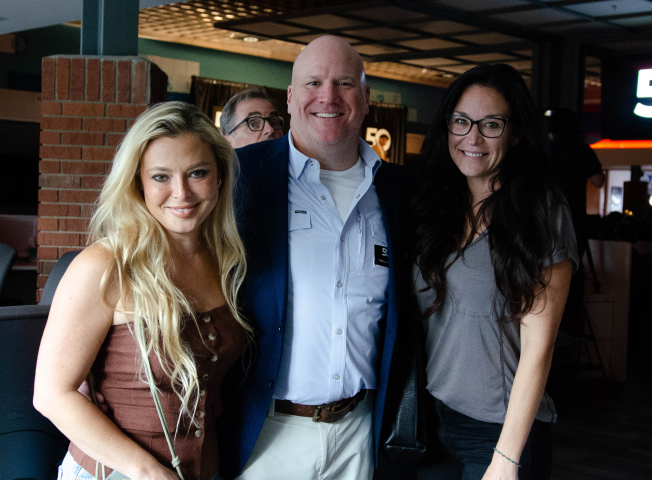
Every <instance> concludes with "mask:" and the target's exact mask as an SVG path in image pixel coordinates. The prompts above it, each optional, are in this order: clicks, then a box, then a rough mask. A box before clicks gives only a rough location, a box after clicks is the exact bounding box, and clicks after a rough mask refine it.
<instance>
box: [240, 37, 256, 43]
mask: <svg viewBox="0 0 652 480" xmlns="http://www.w3.org/2000/svg"><path fill="white" fill-rule="evenodd" d="M242 41H243V42H247V43H254V42H257V41H258V38H257V37H244V38H243V39H242Z"/></svg>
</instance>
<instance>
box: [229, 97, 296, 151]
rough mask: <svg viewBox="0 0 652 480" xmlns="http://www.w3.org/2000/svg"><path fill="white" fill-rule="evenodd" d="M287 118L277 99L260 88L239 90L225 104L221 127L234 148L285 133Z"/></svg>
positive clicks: (279, 136) (277, 136)
mask: <svg viewBox="0 0 652 480" xmlns="http://www.w3.org/2000/svg"><path fill="white" fill-rule="evenodd" d="M284 123H285V122H284V121H283V117H281V116H280V115H279V113H278V109H277V108H276V105H275V104H274V101H273V100H272V99H271V98H270V97H268V96H267V94H266V93H265V92H264V91H263V90H261V89H258V88H248V89H246V90H243V91H242V92H239V93H236V94H235V95H234V96H233V97H231V99H230V100H229V101H228V102H227V103H226V105H224V109H223V110H222V116H221V117H220V130H221V131H222V135H224V138H226V140H227V141H228V142H229V143H230V144H231V146H232V147H233V148H240V147H244V146H247V145H251V144H252V143H258V142H263V141H265V140H274V139H277V138H281V137H282V136H283V125H284Z"/></svg>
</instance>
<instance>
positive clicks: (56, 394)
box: [34, 244, 178, 480]
mask: <svg viewBox="0 0 652 480" xmlns="http://www.w3.org/2000/svg"><path fill="white" fill-rule="evenodd" d="M110 260H111V257H110V254H109V253H108V252H107V251H106V249H104V247H102V246H101V245H98V244H94V245H92V246H90V247H88V248H87V249H86V250H84V251H83V252H82V253H81V254H79V256H77V258H75V260H74V261H73V262H72V263H71V264H70V266H69V267H68V269H67V270H66V273H65V275H64V276H63V278H62V279H61V282H60V284H59V286H58V288H57V291H56V294H55V296H54V300H53V302H52V307H51V308H50V315H49V317H48V322H47V325H46V327H45V331H44V332H43V338H42V340H41V347H40V350H39V355H38V362H37V365H36V379H35V382H34V407H35V408H36V409H37V410H38V411H40V412H41V413H42V414H43V415H45V416H46V417H47V418H49V419H50V420H51V421H52V423H54V424H55V425H56V427H57V428H58V429H59V430H61V431H62V432H63V434H64V435H65V436H66V437H68V438H69V439H70V440H72V441H73V442H74V443H75V444H76V445H77V446H78V447H79V448H81V449H82V450H83V451H84V452H85V453H87V454H88V455H90V456H91V457H93V458H95V459H97V460H99V461H100V462H102V463H104V464H105V465H107V466H109V467H111V468H115V469H116V470H118V471H119V472H121V473H123V474H125V475H127V476H128V477H129V478H132V479H137V480H141V479H143V480H145V479H150V478H151V479H154V478H156V479H170V480H172V479H174V480H178V477H177V475H176V474H175V473H174V472H172V471H171V470H169V469H167V468H165V467H163V466H162V465H161V464H160V463H158V462H157V461H156V459H155V458H154V457H153V456H152V455H150V454H149V453H148V452H146V451H145V450H143V449H142V448H141V447H139V446H138V445H137V444H136V443H135V442H133V441H132V440H131V439H129V438H128V437H127V436H126V435H125V434H124V433H122V432H121V431H120V430H119V429H118V428H117V427H116V426H115V425H114V424H113V422H111V421H110V420H109V419H108V418H107V417H106V416H105V415H104V414H103V413H102V412H100V410H98V409H97V408H96V407H95V406H94V405H93V404H92V403H91V402H89V401H88V399H87V398H85V397H84V396H83V395H82V394H81V393H79V392H78V391H77V388H78V387H79V385H80V384H81V383H82V382H83V381H84V379H85V378H86V375H87V374H88V372H89V371H90V368H91V366H92V364H93V361H94V360H95V357H96V356H97V353H98V351H99V349H100V347H101V346H102V343H103V341H104V339H105V338H106V335H107V333H108V330H109V328H110V327H111V324H112V322H113V314H114V309H115V305H116V304H117V302H118V300H119V297H120V295H119V291H118V287H117V285H112V286H111V287H110V288H109V289H108V292H107V293H108V299H107V300H108V301H109V303H110V305H107V304H106V303H105V302H104V301H103V299H102V297H101V294H100V282H101V279H102V276H103V274H104V272H105V270H106V268H107V266H108V265H109V263H110Z"/></svg>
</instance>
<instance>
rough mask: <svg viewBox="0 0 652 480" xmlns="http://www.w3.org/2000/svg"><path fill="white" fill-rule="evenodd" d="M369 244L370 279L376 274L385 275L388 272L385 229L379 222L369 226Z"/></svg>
mask: <svg viewBox="0 0 652 480" xmlns="http://www.w3.org/2000/svg"><path fill="white" fill-rule="evenodd" d="M369 227H370V233H371V242H370V245H369V252H368V254H369V260H370V262H371V277H372V278H374V277H376V276H377V275H378V274H381V275H386V274H387V273H388V272H389V250H388V247H387V234H386V233H385V227H384V226H383V224H382V223H380V222H371V223H370V224H369Z"/></svg>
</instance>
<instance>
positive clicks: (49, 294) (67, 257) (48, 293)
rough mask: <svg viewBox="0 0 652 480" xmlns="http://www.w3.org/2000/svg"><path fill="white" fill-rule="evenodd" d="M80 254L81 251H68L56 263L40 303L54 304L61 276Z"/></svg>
mask: <svg viewBox="0 0 652 480" xmlns="http://www.w3.org/2000/svg"><path fill="white" fill-rule="evenodd" d="M77 255H79V252H68V253H64V254H63V255H61V258H60V259H59V261H58V262H57V263H56V265H55V266H54V268H53V269H52V271H51V272H50V276H49V277H48V281H47V282H45V287H44V288H43V294H42V295H41V301H40V302H39V305H52V300H53V299H54V292H55V291H56V290H57V285H59V282H60V281H61V277H63V274H64V273H66V269H67V268H68V265H70V263H71V262H72V261H73V260H74V259H75V257H76V256H77Z"/></svg>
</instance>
